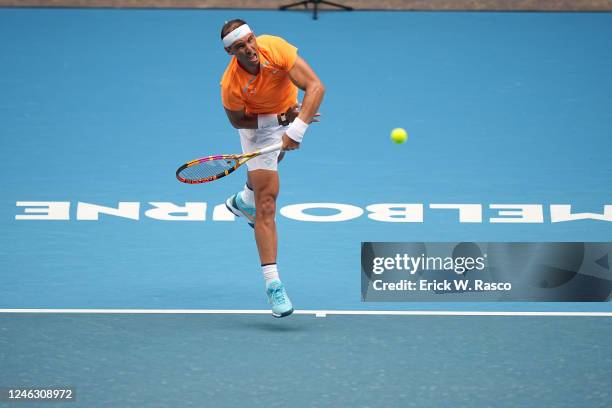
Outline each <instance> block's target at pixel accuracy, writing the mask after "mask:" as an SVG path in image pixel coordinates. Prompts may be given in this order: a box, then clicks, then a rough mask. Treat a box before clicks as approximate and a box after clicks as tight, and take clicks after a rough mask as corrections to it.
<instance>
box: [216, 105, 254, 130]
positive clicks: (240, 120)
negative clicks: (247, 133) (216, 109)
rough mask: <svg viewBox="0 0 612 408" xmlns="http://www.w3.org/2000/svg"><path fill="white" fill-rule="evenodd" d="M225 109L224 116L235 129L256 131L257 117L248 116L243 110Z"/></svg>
mask: <svg viewBox="0 0 612 408" xmlns="http://www.w3.org/2000/svg"><path fill="white" fill-rule="evenodd" d="M224 109H225V114H226V115H227V118H228V119H229V121H230V123H231V124H232V126H233V127H235V128H236V129H257V115H248V114H247V113H246V112H245V110H244V109H242V110H239V111H235V110H229V109H227V108H224Z"/></svg>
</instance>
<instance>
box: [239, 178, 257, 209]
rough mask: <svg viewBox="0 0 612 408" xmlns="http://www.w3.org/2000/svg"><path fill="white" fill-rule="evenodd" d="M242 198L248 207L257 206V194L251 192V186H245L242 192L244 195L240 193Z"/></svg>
mask: <svg viewBox="0 0 612 408" xmlns="http://www.w3.org/2000/svg"><path fill="white" fill-rule="evenodd" d="M240 198H242V201H244V203H245V204H246V205H250V206H254V205H255V194H254V193H253V190H251V189H250V188H249V186H247V185H246V183H245V184H244V189H243V190H242V193H240Z"/></svg>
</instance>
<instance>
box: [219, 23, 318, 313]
mask: <svg viewBox="0 0 612 408" xmlns="http://www.w3.org/2000/svg"><path fill="white" fill-rule="evenodd" d="M221 39H222V41H223V46H224V48H225V50H226V51H227V53H228V54H230V55H231V56H232V58H231V60H230V62H229V64H228V66H227V68H226V69H225V73H224V74H223V78H222V79H221V101H222V103H223V107H224V108H225V112H226V113H227V117H228V118H229V121H230V122H231V124H232V125H233V126H234V127H235V128H236V129H238V133H239V135H240V143H241V144H242V151H243V152H245V153H247V152H253V151H256V150H259V149H261V148H263V147H266V146H269V145H272V144H275V143H279V142H281V141H282V144H283V150H294V149H298V148H299V147H300V143H302V138H303V137H304V134H305V133H306V130H307V129H308V125H309V124H310V123H311V122H313V121H315V122H316V121H318V120H317V119H316V118H317V117H318V113H317V111H318V109H319V106H320V105H321V100H322V99H323V94H324V93H325V88H324V87H323V84H322V83H321V81H320V80H319V78H318V77H317V75H316V74H315V73H314V71H313V70H312V69H311V68H310V67H309V66H308V64H307V63H306V62H305V61H304V60H303V59H302V58H300V57H299V56H298V53H297V48H296V47H294V46H293V45H291V44H289V43H288V42H287V41H285V40H284V39H282V38H280V37H274V36H271V35H260V36H259V37H255V34H254V33H253V31H252V30H251V29H250V28H249V26H248V25H247V24H246V22H245V21H243V20H239V19H237V20H231V21H228V22H227V23H225V24H224V25H223V28H222V29H221ZM298 88H299V89H301V90H303V91H304V98H303V101H302V105H301V108H298V104H297V102H298V101H297V96H298ZM282 156H283V153H280V152H278V151H276V152H272V153H268V154H264V155H261V156H258V157H256V158H254V159H252V160H249V161H248V162H247V166H248V172H247V182H246V184H245V186H244V189H243V190H242V191H239V192H238V193H236V194H234V195H232V196H231V197H230V198H228V199H227V201H226V205H227V208H228V209H229V210H230V211H231V212H232V213H234V214H235V215H236V216H240V217H244V218H245V219H246V220H247V222H248V223H249V224H250V225H251V226H252V227H254V228H255V241H256V243H257V249H258V251H259V258H260V260H261V269H262V273H263V276H264V279H265V282H266V293H267V295H268V299H269V301H270V304H271V305H272V315H273V316H275V317H283V316H288V315H290V314H291V313H292V312H293V305H292V304H291V301H290V300H289V297H288V296H287V292H286V291H285V287H284V285H283V284H282V282H281V281H280V279H279V276H278V268H277V266H276V251H277V235H276V223H275V221H274V217H275V215H276V198H277V197H278V190H279V177H278V172H277V165H278V162H279V161H280V159H282Z"/></svg>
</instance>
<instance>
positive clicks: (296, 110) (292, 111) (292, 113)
mask: <svg viewBox="0 0 612 408" xmlns="http://www.w3.org/2000/svg"><path fill="white" fill-rule="evenodd" d="M301 109H302V104H301V103H299V104H297V105H295V106H292V107H291V108H289V109H288V110H287V112H285V116H287V120H288V121H289V123H291V122H293V121H294V120H295V118H297V117H298V115H299V114H300V110H301ZM320 117H321V112H317V113H315V114H314V116H313V117H312V118H311V119H310V122H308V124H311V123H314V122H320Z"/></svg>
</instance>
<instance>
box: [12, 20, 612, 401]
mask: <svg viewBox="0 0 612 408" xmlns="http://www.w3.org/2000/svg"><path fill="white" fill-rule="evenodd" d="M235 17H240V18H244V19H245V20H247V21H248V23H249V25H250V26H251V27H252V28H253V29H254V30H255V31H256V32H257V33H259V34H263V33H267V34H275V35H280V36H282V37H284V38H286V39H287V40H288V41H290V42H291V43H293V44H295V45H296V46H297V47H298V48H299V53H300V55H301V56H302V57H303V58H304V59H305V60H306V61H307V62H308V63H309V64H310V65H311V66H312V67H313V68H314V70H315V71H316V72H317V73H318V75H319V76H320V78H321V79H322V80H323V82H324V84H325V85H326V89H327V93H326V96H325V100H324V102H323V105H322V107H321V113H322V121H321V123H319V124H314V125H312V126H311V128H310V129H309V131H308V133H307V135H306V138H305V139H304V143H303V146H302V148H301V149H300V150H299V151H296V152H290V153H288V154H287V158H286V159H285V161H284V162H283V163H282V164H281V166H280V167H281V170H280V171H281V173H280V174H281V194H280V197H279V201H278V208H279V212H280V214H279V215H278V217H277V225H278V229H279V239H280V241H279V257H278V262H279V270H280V274H281V277H282V279H283V282H284V283H285V285H286V287H287V290H288V293H289V295H290V296H291V299H292V301H293V303H294V306H295V307H296V309H297V310H298V311H307V310H326V311H337V310H348V311H443V312H474V311H475V312H483V311H484V312H486V311H492V312H496V313H506V312H520V311H529V312H589V313H590V312H605V313H610V312H612V307H611V306H610V305H611V304H610V302H583V303H528V302H482V303H459V302H438V303H434V302H376V303H369V302H368V303H365V302H362V301H361V281H360V276H361V274H360V247H361V243H362V242H366V241H372V242H462V241H468V242H568V241H569V242H573V241H578V242H591V241H596V242H610V241H612V222H611V221H610V219H611V217H612V215H611V214H610V213H609V212H608V213H604V206H606V205H607V206H608V208H612V207H610V206H611V205H612V188H611V186H612V160H611V157H610V152H611V151H612V110H611V109H610V106H612V76H610V72H612V14H609V13H599V14H592V13H442V12H436V13H417V12H352V13H340V12H339V13H324V14H323V15H322V16H321V17H320V19H319V20H318V21H313V20H311V18H310V15H308V14H305V13H293V12H277V11H240V10H214V11H213V10H199V11H196V10H101V9H89V10H80V9H53V10H52V9H0V147H1V148H0V192H1V193H0V197H1V200H0V231H1V233H0V309H3V313H0V367H2V368H1V369H0V388H1V387H8V386H12V385H15V386H37V385H39V386H47V385H74V386H75V387H76V388H77V395H78V398H79V400H78V401H80V402H79V403H78V404H76V405H70V406H86V407H96V406H109V407H117V406H122V407H130V406H134V407H136V406H138V407H140V406H201V402H202V401H213V402H215V404H216V405H215V406H224V405H229V406H232V404H233V406H254V407H256V406H264V405H265V406H275V405H274V401H271V400H270V398H272V396H273V395H276V394H277V393H280V394H281V397H279V399H278V400H275V401H277V402H278V405H279V406H280V405H283V406H301V405H300V404H301V403H302V402H304V401H312V404H307V406H330V405H336V406H345V405H348V406H381V405H385V406H387V405H388V406H402V407H406V406H420V407H422V406H483V405H494V406H577V405H580V406H607V402H608V401H609V396H610V394H609V391H608V390H609V389H610V385H611V382H610V378H609V375H608V373H607V371H605V369H606V368H607V367H609V366H610V362H611V361H610V359H611V358H612V354H611V353H610V347H609V346H608V343H609V341H608V340H609V338H610V333H609V327H610V324H609V319H610V317H551V316H540V317H534V316H521V315H519V316H512V317H508V316H419V317H417V316H387V315H384V316H382V315H379V316H358V315H357V316H356V315H348V316H345V315H339V316H332V315H328V317H326V318H322V317H320V318H316V317H314V316H312V315H300V314H298V315H296V316H292V317H290V318H285V319H281V320H274V319H272V317H270V316H262V315H260V314H253V315H251V314H238V315H183V314H180V313H179V314H171V315H157V314H147V315H133V314H116V315H107V314H99V315H91V314H69V315H67V314H43V313H35V312H34V311H31V312H32V313H26V314H23V313H19V314H17V313H7V312H8V309H11V310H14V309H89V310H91V309H95V310H100V309H104V310H107V309H138V310H151V309H163V310H211V309H215V310H216V309H222V310H245V311H252V310H262V309H266V308H267V307H268V305H267V301H266V296H265V293H264V284H263V280H262V278H261V273H260V268H259V262H258V257H257V251H256V247H255V243H254V239H253V232H252V230H251V228H249V227H248V225H246V223H245V222H244V220H242V219H236V220H234V219H233V218H232V217H231V216H229V214H228V213H227V212H226V211H225V210H224V209H223V207H224V206H223V203H224V201H225V199H226V198H227V197H228V196H230V195H231V194H233V193H235V192H236V191H238V190H239V189H241V188H242V185H243V183H244V178H245V169H240V170H238V172H237V173H238V174H235V175H231V176H230V177H228V178H226V179H224V180H220V181H218V182H214V183H212V184H210V185H195V186H194V185H186V184H182V183H179V182H178V181H177V180H176V179H175V175H174V172H175V170H176V168H177V167H178V166H179V165H180V164H182V163H184V162H185V161H188V160H191V159H195V158H197V157H201V156H205V155H209V154H219V153H237V152H239V151H240V144H239V139H238V135H237V132H236V131H235V130H234V129H233V128H232V127H231V126H230V124H229V122H228V120H227V118H226V116H225V113H224V111H223V108H222V106H221V101H220V88H219V81H220V78H221V75H222V73H223V70H224V68H225V66H226V64H227V62H228V58H229V57H228V56H227V54H226V53H225V52H224V50H223V49H222V47H221V42H220V38H219V34H220V28H221V25H222V24H223V22H224V21H225V20H229V19H231V18H235ZM395 127H403V128H406V129H407V131H408V133H409V140H408V142H407V143H406V144H404V145H395V144H393V143H391V141H390V140H389V132H390V130H391V129H392V128H395ZM313 203H315V204H313ZM317 203H318V204H317ZM301 204H311V206H312V207H315V208H314V209H313V208H311V209H309V210H304V211H303V212H300V211H297V210H296V207H295V206H296V205H301ZM380 204H398V205H400V206H401V205H405V204H418V205H421V207H420V208H421V209H422V212H421V215H422V220H420V221H418V222H390V221H393V220H389V219H388V217H387V218H385V217H384V216H381V214H380V208H381V207H380ZM456 204H475V205H477V206H479V207H477V208H478V209H479V210H478V214H479V220H478V221H476V222H469V223H468V222H461V220H460V218H459V213H458V211H457V210H456V209H455V210H451V209H442V208H436V207H440V206H449V205H456ZM509 205H519V206H525V205H531V207H529V208H531V209H532V210H533V211H534V213H531V214H532V215H531V216H532V218H530V220H532V221H533V220H535V222H494V221H492V220H494V219H495V218H500V217H507V215H506V216H505V215H503V214H502V211H504V210H503V209H504V208H506V210H507V208H508V207H507V206H509ZM568 205H569V206H571V214H581V213H582V214H586V215H585V217H586V218H590V219H582V220H568V219H567V218H568V216H567V214H566V216H565V218H564V216H561V218H562V219H559V215H558V213H557V215H555V214H553V210H552V209H553V208H559V207H555V206H568ZM338 208H340V210H338ZM564 208H567V207H564ZM112 209H115V210H114V211H115V215H112V214H104V212H107V213H108V212H112V211H113V210H112ZM500 209H501V210H500ZM187 210H188V211H189V213H188V214H189V216H190V217H191V220H184V218H185V217H186V216H187V215H186V214H187V213H186V212H185V211H187ZM37 211H38V212H37ZM41 211H42V212H41ZM100 212H102V214H100ZM589 213H590V214H591V215H588V214H589ZM45 214H46V215H45ZM296 214H297V215H296ZM534 214H535V215H534ZM568 214H569V213H568ZM33 216H34V217H35V216H39V217H55V218H58V219H56V220H44V219H31V217H33ZM335 216H338V217H337V218H342V217H340V216H343V217H344V218H343V219H340V220H337V221H332V219H333V218H334V217H335ZM555 217H556V218H555ZM28 218H30V219H28ZM181 218H183V219H181ZM381 218H382V219H381ZM569 218H571V217H569ZM553 221H556V222H553ZM602 264H603V261H602ZM608 269H609V268H608ZM602 273H603V272H602ZM58 361H59V362H58ZM587 388H588V389H589V390H590V393H589V394H588V395H586V394H584V392H585V391H584V390H585V389H587ZM146 390H149V392H145V391H146ZM107 391H108V392H107ZM385 392H386V394H385ZM232 395H235V396H236V399H235V400H230V399H229V398H230V396H232ZM315 395H316V399H315V398H314V397H313V396H315ZM587 398H591V399H587ZM247 400H248V401H249V404H247V405H245V404H244V403H240V401H242V402H244V401H247ZM180 401H184V402H185V403H184V404H182V403H181V402H180ZM236 401H237V402H236ZM492 401H495V402H492ZM534 401H535V402H534ZM585 401H586V402H585ZM168 402H173V403H172V404H169V403H168ZM234 402H235V403H234ZM2 404H6V403H5V402H4V401H2V402H0V406H4V405H2ZM10 406H12V405H10ZM57 406H61V404H59V405H57Z"/></svg>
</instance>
